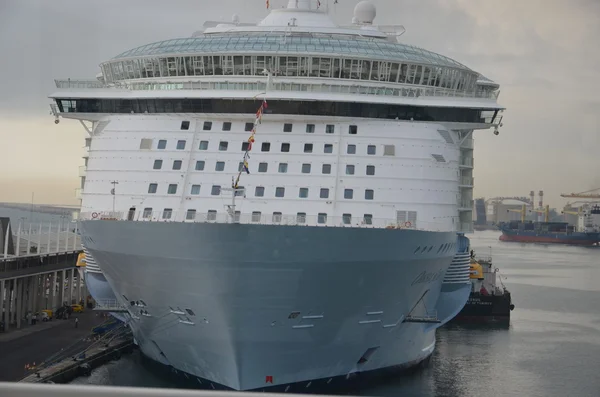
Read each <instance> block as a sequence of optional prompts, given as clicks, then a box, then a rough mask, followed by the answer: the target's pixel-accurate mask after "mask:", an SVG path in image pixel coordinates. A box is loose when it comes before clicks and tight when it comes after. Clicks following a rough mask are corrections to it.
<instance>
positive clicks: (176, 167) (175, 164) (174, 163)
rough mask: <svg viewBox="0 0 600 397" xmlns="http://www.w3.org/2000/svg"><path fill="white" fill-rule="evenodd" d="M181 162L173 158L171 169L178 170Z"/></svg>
mask: <svg viewBox="0 0 600 397" xmlns="http://www.w3.org/2000/svg"><path fill="white" fill-rule="evenodd" d="M182 164H183V162H182V161H181V160H174V161H173V169H174V170H180V169H181V165H182Z"/></svg>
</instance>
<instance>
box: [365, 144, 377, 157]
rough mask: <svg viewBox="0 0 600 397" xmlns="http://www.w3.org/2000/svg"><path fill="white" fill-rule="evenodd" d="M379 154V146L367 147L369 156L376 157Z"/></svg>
mask: <svg viewBox="0 0 600 397" xmlns="http://www.w3.org/2000/svg"><path fill="white" fill-rule="evenodd" d="M376 154H377V146H376V145H368V146H367V155H369V156H374V155H376Z"/></svg>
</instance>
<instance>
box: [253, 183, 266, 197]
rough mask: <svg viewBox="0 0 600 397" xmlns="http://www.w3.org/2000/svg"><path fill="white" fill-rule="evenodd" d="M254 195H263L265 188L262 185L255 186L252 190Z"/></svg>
mask: <svg viewBox="0 0 600 397" xmlns="http://www.w3.org/2000/svg"><path fill="white" fill-rule="evenodd" d="M254 196H255V197H264V196H265V188H264V187H262V186H257V187H256V189H255V190H254Z"/></svg>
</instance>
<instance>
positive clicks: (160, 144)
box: [156, 139, 167, 150]
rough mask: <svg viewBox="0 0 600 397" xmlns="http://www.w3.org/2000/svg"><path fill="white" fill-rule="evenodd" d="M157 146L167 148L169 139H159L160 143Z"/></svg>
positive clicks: (162, 148) (160, 148)
mask: <svg viewBox="0 0 600 397" xmlns="http://www.w3.org/2000/svg"><path fill="white" fill-rule="evenodd" d="M156 148H157V149H158V150H165V149H166V148H167V140H166V139H159V140H158V143H157V144H156Z"/></svg>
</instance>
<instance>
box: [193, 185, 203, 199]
mask: <svg viewBox="0 0 600 397" xmlns="http://www.w3.org/2000/svg"><path fill="white" fill-rule="evenodd" d="M201 187H202V185H192V187H191V188H190V194H191V195H192V196H198V195H200V188H201Z"/></svg>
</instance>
